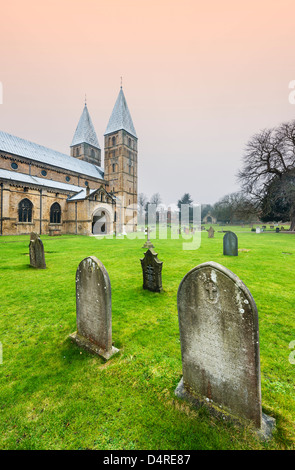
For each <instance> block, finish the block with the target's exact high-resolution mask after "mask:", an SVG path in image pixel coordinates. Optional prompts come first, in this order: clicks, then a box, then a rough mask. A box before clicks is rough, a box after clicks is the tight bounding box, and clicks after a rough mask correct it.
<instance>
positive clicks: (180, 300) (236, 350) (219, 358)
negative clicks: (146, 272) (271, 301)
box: [175, 261, 274, 437]
mask: <svg viewBox="0 0 295 470" xmlns="http://www.w3.org/2000/svg"><path fill="white" fill-rule="evenodd" d="M177 305H178V318H179V329H180V341H181V355H182V368H183V378H182V379H181V381H180V383H179V385H178V387H177V389H176V391H175V393H176V395H177V396H179V397H181V398H184V399H186V400H189V401H191V402H192V403H195V404H198V405H208V406H209V409H211V410H214V412H215V413H221V414H222V415H223V416H227V417H229V419H233V420H237V421H242V422H243V421H246V422H250V423H252V424H253V425H254V427H255V428H257V429H258V430H259V431H260V432H262V433H263V434H264V435H265V437H266V436H268V435H269V434H270V433H271V429H272V427H273V425H274V420H273V418H269V417H267V416H265V415H263V414H262V409H261V388H260V359H259V331H258V313H257V308H256V304H255V302H254V299H253V297H252V295H251V293H250V291H249V290H248V289H247V287H246V286H245V284H243V282H242V281H241V280H240V279H239V278H238V277H237V276H236V275H235V274H234V273H232V272H231V271H229V270H228V269H227V268H225V267H223V266H221V265H219V264H217V263H215V262H212V261H210V262H208V263H204V264H200V265H199V266H197V267H195V268H194V269H192V270H191V271H189V272H188V273H187V274H186V276H185V277H184V278H183V280H182V281H181V283H180V285H179V289H178V295H177Z"/></svg>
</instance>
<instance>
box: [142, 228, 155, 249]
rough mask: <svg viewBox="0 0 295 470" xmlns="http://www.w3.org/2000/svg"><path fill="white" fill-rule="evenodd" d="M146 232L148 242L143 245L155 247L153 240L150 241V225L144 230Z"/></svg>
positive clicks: (144, 246)
mask: <svg viewBox="0 0 295 470" xmlns="http://www.w3.org/2000/svg"><path fill="white" fill-rule="evenodd" d="M144 233H145V234H146V242H145V244H144V245H143V247H142V248H144V249H146V248H148V249H150V248H155V247H154V245H153V244H152V242H151V241H150V229H149V227H147V228H146V229H145V231H144Z"/></svg>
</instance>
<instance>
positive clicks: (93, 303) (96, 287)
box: [70, 256, 119, 359]
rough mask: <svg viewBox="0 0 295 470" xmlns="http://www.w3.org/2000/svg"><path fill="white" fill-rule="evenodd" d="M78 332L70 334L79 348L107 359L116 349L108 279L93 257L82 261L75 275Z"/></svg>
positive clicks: (100, 264) (100, 265)
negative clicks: (113, 342) (113, 341)
mask: <svg viewBox="0 0 295 470" xmlns="http://www.w3.org/2000/svg"><path fill="white" fill-rule="evenodd" d="M76 314H77V331H76V332H75V333H73V334H72V335H70V338H71V339H72V340H74V341H75V342H76V343H77V344H78V345H79V346H81V347H83V348H85V349H88V350H90V351H91V352H94V353H95V354H98V355H99V356H102V357H103V358H104V359H109V358H110V357H111V356H113V355H114V354H116V353H117V352H118V351H119V350H118V349H117V348H115V347H114V346H112V300H111V283H110V278H109V275H108V273H107V270H106V269H105V267H104V265H103V264H102V263H101V261H99V260H98V259H97V258H96V257H95V256H89V257H88V258H85V259H83V260H82V261H81V263H80V264H79V266H78V269H77V272H76Z"/></svg>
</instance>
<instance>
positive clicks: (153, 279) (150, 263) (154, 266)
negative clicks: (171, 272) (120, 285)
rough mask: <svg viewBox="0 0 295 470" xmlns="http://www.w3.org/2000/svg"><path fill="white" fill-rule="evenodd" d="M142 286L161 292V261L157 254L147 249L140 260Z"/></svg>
mask: <svg viewBox="0 0 295 470" xmlns="http://www.w3.org/2000/svg"><path fill="white" fill-rule="evenodd" d="M140 261H141V267H142V277H143V288H144V289H147V290H150V291H152V292H162V290H163V288H162V267H163V261H159V260H158V254H157V253H155V252H154V251H152V250H150V249H148V250H147V251H146V252H145V254H144V258H142V259H141V260H140Z"/></svg>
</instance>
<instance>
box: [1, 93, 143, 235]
mask: <svg viewBox="0 0 295 470" xmlns="http://www.w3.org/2000/svg"><path fill="white" fill-rule="evenodd" d="M137 149H138V139H137V135H136V131H135V128H134V125H133V121H132V118H131V114H130V111H129V108H128V105H127V102H126V98H125V95H124V92H123V89H122V86H121V88H120V91H119V94H118V97H117V100H116V102H115V105H114V108H113V110H112V113H111V116H110V119H109V122H108V124H107V127H106V130H105V133H104V165H103V166H102V155H101V153H102V151H101V147H100V144H99V141H98V138H97V134H96V131H95V129H94V126H93V123H92V120H91V117H90V114H89V111H88V107H87V103H86V101H85V105H84V109H83V112H82V114H81V117H80V120H79V122H78V125H77V128H76V130H75V133H74V136H73V139H72V142H71V145H70V151H69V155H66V154H63V153H61V152H58V151H56V150H52V149H50V148H47V147H44V146H42V145H39V144H36V143H33V142H30V141H28V140H25V139H23V138H20V137H16V136H14V135H11V134H8V133H6V132H2V131H0V235H21V234H28V233H31V232H37V233H39V234H49V235H58V234H81V235H91V234H93V235H99V234H102V235H105V234H112V233H124V232H133V231H136V229H137V216H136V214H137V211H136V208H137Z"/></svg>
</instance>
